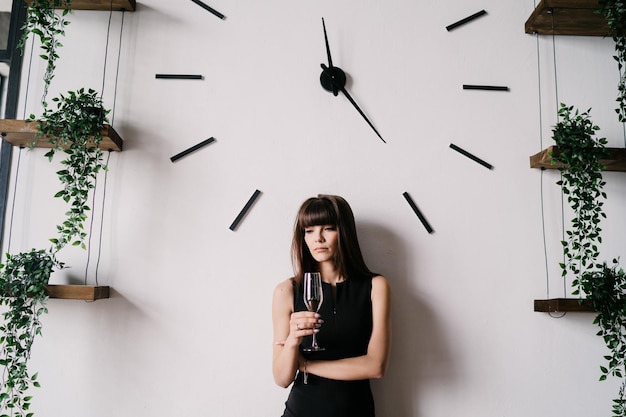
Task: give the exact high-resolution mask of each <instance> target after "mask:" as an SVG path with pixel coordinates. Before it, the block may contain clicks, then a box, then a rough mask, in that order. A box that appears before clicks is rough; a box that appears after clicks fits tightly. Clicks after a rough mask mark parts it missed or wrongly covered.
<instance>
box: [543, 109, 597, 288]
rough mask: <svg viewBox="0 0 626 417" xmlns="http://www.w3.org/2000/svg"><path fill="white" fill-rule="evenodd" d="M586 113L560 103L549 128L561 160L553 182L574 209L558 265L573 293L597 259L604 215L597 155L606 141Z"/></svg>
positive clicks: (556, 158)
mask: <svg viewBox="0 0 626 417" xmlns="http://www.w3.org/2000/svg"><path fill="white" fill-rule="evenodd" d="M589 113H590V110H587V111H586V112H580V111H579V110H578V109H574V107H573V106H566V105H565V104H561V105H560V108H559V111H558V116H559V122H558V123H557V124H556V125H555V126H554V129H553V131H552V133H553V139H554V141H555V142H556V150H555V151H553V152H552V158H553V161H554V162H555V163H557V162H559V163H561V164H562V166H561V168H559V170H560V172H561V179H560V180H559V181H558V182H557V184H558V185H559V186H560V187H561V190H562V191H563V194H564V195H565V196H566V197H567V202H568V203H569V205H570V207H571V209H572V211H573V213H574V216H573V217H572V219H571V221H570V229H569V230H567V231H566V239H565V240H563V241H562V242H561V243H562V245H563V255H564V261H563V262H562V263H560V266H561V270H562V275H563V277H565V276H567V274H568V273H571V274H573V282H572V285H573V287H574V294H575V295H579V294H580V289H581V288H580V286H581V281H580V278H581V277H582V276H583V274H584V273H586V272H587V271H589V270H590V269H591V268H593V267H594V266H595V264H596V263H597V259H598V256H599V249H598V245H599V244H600V243H601V242H602V236H601V232H602V229H601V227H600V221H601V219H602V218H605V217H606V214H605V213H604V211H603V205H604V201H603V200H604V199H606V193H605V192H604V191H603V188H604V185H605V182H604V181H603V178H602V170H603V169H604V166H603V165H602V163H601V159H602V158H605V157H606V155H607V150H606V148H605V145H606V143H607V141H606V139H605V138H597V137H596V132H597V131H598V130H599V129H600V128H599V127H598V126H596V125H594V124H593V122H592V121H591V118H590V114H589Z"/></svg>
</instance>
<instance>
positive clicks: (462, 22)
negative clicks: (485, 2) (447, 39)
mask: <svg viewBox="0 0 626 417" xmlns="http://www.w3.org/2000/svg"><path fill="white" fill-rule="evenodd" d="M485 14H487V12H486V11H484V10H481V11H480V12H476V13H474V14H473V15H471V16H468V17H466V18H465V19H461V20H459V21H458V22H455V23H453V24H451V25H448V26H446V30H447V31H448V32H450V31H451V30H452V29H456V28H458V27H459V26H461V25H464V24H466V23H468V22H471V21H472V20H474V19H476V18H478V17H480V16H483V15H485Z"/></svg>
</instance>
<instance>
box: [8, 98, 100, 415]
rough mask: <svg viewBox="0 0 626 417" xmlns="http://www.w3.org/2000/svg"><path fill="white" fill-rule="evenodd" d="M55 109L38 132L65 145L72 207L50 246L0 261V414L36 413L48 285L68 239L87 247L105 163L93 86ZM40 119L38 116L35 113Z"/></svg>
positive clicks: (64, 174)
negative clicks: (35, 367) (91, 199)
mask: <svg viewBox="0 0 626 417" xmlns="http://www.w3.org/2000/svg"><path fill="white" fill-rule="evenodd" d="M52 102H53V103H55V104H56V109H52V108H46V109H45V111H44V114H43V116H42V118H41V119H40V120H38V121H37V123H38V129H39V135H40V136H46V138H47V139H48V141H49V142H51V143H52V144H53V145H54V147H53V148H52V149H51V150H50V151H49V152H47V153H46V156H47V157H48V159H50V160H52V159H53V157H54V156H55V155H56V154H57V153H58V152H60V151H62V152H63V153H64V154H65V159H63V160H61V162H60V163H61V164H62V165H63V169H61V170H60V171H58V172H57V175H58V178H59V180H60V182H61V184H62V188H61V190H60V191H59V192H57V193H56V195H55V197H57V198H61V199H63V200H64V201H65V202H66V203H68V205H69V206H70V209H69V210H68V211H67V212H66V213H65V220H63V221H62V222H61V223H60V224H59V225H57V236H56V237H54V238H52V239H50V241H51V242H52V247H51V248H49V249H47V250H41V249H40V250H36V249H32V250H30V251H28V252H22V253H18V254H15V255H12V254H7V255H6V260H5V263H4V264H3V265H0V306H6V307H7V309H6V311H5V312H4V313H3V314H2V318H3V322H2V323H1V324H0V367H2V368H4V370H3V371H0V375H1V376H0V378H1V379H0V417H9V416H11V417H31V416H32V415H33V413H32V412H30V411H29V408H30V404H31V398H32V397H31V396H29V395H27V391H28V389H29V388H31V387H33V386H34V387H36V386H39V384H38V382H37V373H33V374H31V373H29V371H28V360H29V358H30V349H31V347H32V344H33V340H34V338H35V336H37V335H39V334H40V333H41V322H40V319H39V318H40V316H41V315H42V314H44V313H46V312H47V309H46V301H47V296H46V293H45V288H44V287H45V285H46V284H47V283H48V280H49V278H50V275H51V274H52V272H53V271H54V270H55V269H61V268H63V266H64V265H63V263H62V262H59V261H58V260H57V258H56V255H57V253H58V252H59V251H60V250H61V249H62V248H63V247H65V246H67V245H74V246H81V247H83V248H84V247H85V243H84V242H85V238H86V236H87V233H86V232H85V230H84V221H85V220H86V219H87V212H88V211H89V210H90V208H89V206H88V205H87V198H88V196H89V193H90V191H91V190H92V189H93V188H94V186H95V180H96V176H97V174H98V172H100V171H101V170H103V169H106V166H105V165H104V163H103V158H102V151H101V150H100V149H99V148H98V144H99V143H100V141H101V140H102V136H101V133H100V132H101V130H102V125H103V123H105V122H106V121H107V120H106V115H107V113H108V111H107V110H105V109H104V108H103V105H102V101H101V99H100V98H99V97H98V95H97V93H96V92H95V91H94V90H88V91H85V90H84V89H80V90H78V91H76V92H74V91H70V92H68V93H67V94H65V95H63V94H61V95H60V96H59V97H58V98H54V99H53V100H52ZM30 119H31V120H35V118H34V116H33V115H31V116H30Z"/></svg>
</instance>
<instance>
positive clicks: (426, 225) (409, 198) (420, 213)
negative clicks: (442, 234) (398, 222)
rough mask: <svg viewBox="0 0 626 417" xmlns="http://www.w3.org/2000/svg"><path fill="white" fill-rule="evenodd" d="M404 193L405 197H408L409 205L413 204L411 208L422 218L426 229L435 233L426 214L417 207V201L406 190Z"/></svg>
mask: <svg viewBox="0 0 626 417" xmlns="http://www.w3.org/2000/svg"><path fill="white" fill-rule="evenodd" d="M402 195H403V196H404V198H405V199H406V201H407V203H409V206H411V208H412V209H413V211H414V212H415V214H416V215H417V218H418V219H420V221H421V222H422V225H423V226H424V228H425V229H426V231H427V232H428V233H433V232H434V230H433V228H432V227H431V226H430V224H429V223H428V221H427V220H426V217H424V215H423V214H422V212H421V211H420V209H418V208H417V204H415V202H414V201H413V199H412V198H411V196H410V195H409V193H407V192H406V191H405V192H403V193H402Z"/></svg>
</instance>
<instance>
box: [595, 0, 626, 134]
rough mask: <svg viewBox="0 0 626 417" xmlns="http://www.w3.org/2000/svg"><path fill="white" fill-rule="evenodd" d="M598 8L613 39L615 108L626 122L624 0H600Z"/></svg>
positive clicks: (619, 117) (625, 9)
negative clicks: (617, 77)
mask: <svg viewBox="0 0 626 417" xmlns="http://www.w3.org/2000/svg"><path fill="white" fill-rule="evenodd" d="M600 6H601V8H600V9H599V10H598V12H599V13H601V14H602V15H603V16H604V17H605V18H606V21H607V24H608V26H609V29H610V35H611V37H612V38H613V40H614V41H615V55H614V56H613V58H615V61H617V68H618V70H619V74H620V79H619V82H618V84H617V92H618V93H617V99H616V101H617V103H618V107H617V109H615V111H616V113H617V116H618V119H619V121H620V122H626V73H625V72H624V69H625V65H626V2H625V1H623V0H600Z"/></svg>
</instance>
